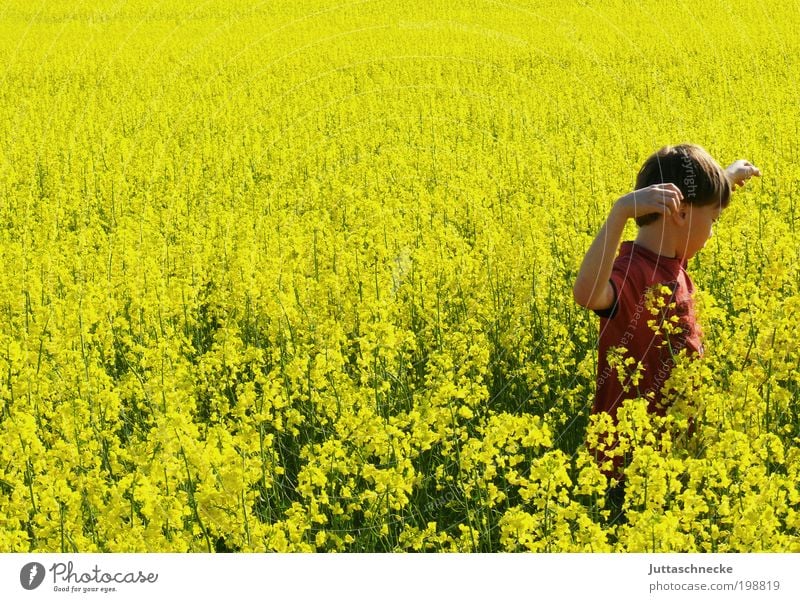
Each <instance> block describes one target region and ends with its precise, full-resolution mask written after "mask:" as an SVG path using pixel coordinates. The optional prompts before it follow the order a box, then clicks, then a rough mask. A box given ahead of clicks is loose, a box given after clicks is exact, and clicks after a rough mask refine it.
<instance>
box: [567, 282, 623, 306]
mask: <svg viewBox="0 0 800 602" xmlns="http://www.w3.org/2000/svg"><path fill="white" fill-rule="evenodd" d="M572 298H573V299H575V303H577V304H578V305H580V306H581V307H585V308H586V309H591V310H602V309H607V308H608V307H610V306H611V304H612V303H613V301H614V292H613V290H612V289H611V285H610V284H608V285H606V287H605V288H603V289H600V290H598V288H597V286H596V285H595V284H594V283H592V285H591V286H587V285H583V284H582V283H581V282H576V283H575V286H574V287H572Z"/></svg>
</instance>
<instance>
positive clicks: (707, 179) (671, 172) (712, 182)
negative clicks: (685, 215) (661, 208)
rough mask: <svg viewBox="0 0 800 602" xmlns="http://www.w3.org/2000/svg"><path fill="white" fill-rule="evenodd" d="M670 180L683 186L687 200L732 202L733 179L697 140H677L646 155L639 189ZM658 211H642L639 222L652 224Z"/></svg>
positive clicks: (721, 204)
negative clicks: (688, 141)
mask: <svg viewBox="0 0 800 602" xmlns="http://www.w3.org/2000/svg"><path fill="white" fill-rule="evenodd" d="M668 183H672V184H675V185H676V186H677V187H678V188H680V190H681V192H682V193H683V202H684V203H690V204H692V205H701V206H702V205H712V204H719V205H720V206H721V207H722V208H723V209H724V208H725V207H727V206H728V204H729V203H730V198H731V183H730V181H729V180H728V176H727V175H726V174H725V171H724V170H723V169H722V167H720V165H719V163H717V162H716V161H715V160H714V158H713V157H712V156H711V155H709V154H708V151H706V150H705V149H704V148H702V147H700V146H697V145H696V144H678V145H676V146H665V147H663V148H660V149H658V150H657V151H656V152H654V153H653V154H652V155H650V156H649V157H648V158H647V161H645V162H644V165H642V168H641V169H640V170H639V175H637V176H636V190H639V189H640V188H647V187H648V186H652V185H653V184H668ZM659 215H660V214H659V213H650V214H648V215H641V216H639V217H637V218H636V225H637V226H646V225H647V224H651V223H653V222H654V221H656V220H657V219H658V216H659Z"/></svg>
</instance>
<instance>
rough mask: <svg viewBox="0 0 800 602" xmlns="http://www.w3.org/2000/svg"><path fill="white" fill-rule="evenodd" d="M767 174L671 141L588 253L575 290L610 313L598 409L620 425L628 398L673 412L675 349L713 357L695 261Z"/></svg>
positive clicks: (604, 315)
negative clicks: (743, 194) (706, 348)
mask: <svg viewBox="0 0 800 602" xmlns="http://www.w3.org/2000/svg"><path fill="white" fill-rule="evenodd" d="M760 175H761V172H760V170H759V169H758V168H757V167H755V166H753V165H752V164H751V163H749V162H748V161H744V160H739V161H736V162H735V163H733V164H731V165H730V166H729V167H728V168H727V169H725V170H723V169H722V168H721V167H720V165H719V164H718V163H717V162H716V161H715V160H714V159H713V158H712V157H711V156H710V155H709V154H708V152H706V151H705V150H704V149H703V148H701V147H699V146H696V145H693V144H681V145H678V146H666V147H664V148H661V149H660V150H658V151H657V152H655V153H654V154H653V155H651V156H650V157H649V158H648V159H647V160H646V161H645V162H644V165H642V168H641V170H640V171H639V175H638V176H637V178H636V190H635V191H634V192H631V193H629V194H626V195H625V196H623V197H621V198H620V199H618V200H617V201H616V203H615V204H614V206H613V208H612V209H611V213H610V215H609V217H608V219H607V220H606V222H605V224H604V225H603V227H602V228H601V229H600V232H599V234H598V235H597V237H596V238H595V240H594V242H593V243H592V245H591V247H589V250H588V251H587V253H586V256H585V257H584V259H583V263H582V264H581V268H580V271H579V273H578V277H577V279H576V281H575V286H574V289H573V294H574V297H575V301H576V302H577V303H578V304H580V305H582V306H583V307H586V308H588V309H591V310H593V311H594V312H595V313H596V314H597V315H598V316H600V341H599V349H598V366H597V394H596V397H595V401H594V405H593V407H592V413H593V414H594V413H598V412H608V413H609V414H610V415H611V417H612V419H613V420H614V421H615V422H616V414H617V408H618V407H619V406H620V405H621V404H622V402H623V400H625V399H630V398H635V397H644V398H646V399H648V410H649V411H650V412H654V413H656V414H659V415H661V416H663V415H664V414H665V413H666V408H665V407H663V406H662V403H661V401H662V397H663V394H662V391H661V388H662V386H663V385H664V382H665V381H666V379H667V378H668V377H669V373H670V371H671V369H672V367H673V365H674V360H673V355H674V354H676V353H677V352H679V351H680V350H681V349H686V351H687V353H689V354H695V355H697V356H702V354H703V345H702V342H701V331H700V328H699V326H698V324H697V322H696V320H695V313H694V305H693V300H692V293H693V291H694V285H693V284H692V280H691V278H689V274H687V273H686V265H687V261H688V260H689V259H691V258H692V257H693V256H694V255H695V253H697V252H698V251H699V250H700V249H701V248H703V246H704V245H705V243H706V241H707V240H708V239H709V238H710V237H711V235H712V226H713V224H714V222H716V221H717V219H718V218H719V216H720V213H721V212H722V210H723V209H724V208H725V207H727V206H728V203H729V201H730V194H731V191H732V190H733V189H735V187H736V186H743V185H744V184H745V182H746V181H747V180H748V179H750V177H752V176H760ZM631 218H633V219H635V220H636V224H637V226H638V227H639V231H638V234H637V236H636V240H634V241H626V242H624V243H622V246H621V248H620V251H619V255H618V256H617V257H616V260H615V259H614V256H615V254H616V251H617V247H618V246H619V243H620V238H621V237H622V231H623V228H624V226H625V223H626V222H627V221H628V219H631ZM664 286H666V287H667V289H664V288H663V287H664ZM667 290H669V294H668V295H667V297H666V300H665V301H664V302H663V304H662V305H661V306H660V307H661V309H660V310H659V311H660V314H661V315H660V316H658V319H657V320H656V325H655V327H656V328H657V329H658V330H659V331H660V332H656V330H655V329H654V324H653V322H652V320H653V318H654V314H653V313H651V311H650V308H651V307H653V305H654V303H655V301H654V300H655V296H654V293H656V294H662V293H663V292H665V291H667ZM662 299H663V297H662ZM648 322H650V324H648ZM609 352H611V353H609ZM626 359H627V360H628V361H627V362H626V361H625V360H626ZM620 372H623V374H622V375H621V376H622V378H620V374H619V373H620ZM600 459H601V460H602V459H603V458H600ZM620 464H621V458H615V461H614V467H615V469H616V471H615V474H614V476H615V477H617V478H620V480H621V476H620V471H619V468H620ZM606 474H607V475H608V473H606Z"/></svg>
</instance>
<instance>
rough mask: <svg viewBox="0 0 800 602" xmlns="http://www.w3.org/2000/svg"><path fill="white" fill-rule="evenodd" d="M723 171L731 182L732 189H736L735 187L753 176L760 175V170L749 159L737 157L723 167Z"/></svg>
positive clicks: (742, 184)
mask: <svg viewBox="0 0 800 602" xmlns="http://www.w3.org/2000/svg"><path fill="white" fill-rule="evenodd" d="M725 173H726V174H727V175H728V179H730V181H731V183H732V184H733V189H734V190H736V188H737V187H742V186H744V185H745V182H747V180H749V179H750V178H752V177H753V176H759V177H760V176H761V170H760V169H759V168H758V167H756V166H755V165H753V164H752V163H750V161H745V160H744V159H739V160H738V161H734V162H733V163H731V164H730V165H728V167H727V168H726V169H725Z"/></svg>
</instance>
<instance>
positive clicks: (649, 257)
mask: <svg viewBox="0 0 800 602" xmlns="http://www.w3.org/2000/svg"><path fill="white" fill-rule="evenodd" d="M681 271H682V262H681V260H679V259H677V258H668V257H664V256H661V255H658V254H656V253H654V252H652V251H650V250H648V249H646V248H645V247H642V246H640V245H637V244H635V243H634V242H633V241H625V242H624V243H622V245H621V246H620V249H619V252H618V254H617V257H616V259H615V260H614V265H613V267H612V271H611V277H610V282H611V285H612V287H613V289H614V301H613V303H612V305H611V307H609V308H608V309H605V310H596V311H595V312H594V313H595V314H597V315H598V316H600V317H601V318H609V319H610V318H613V317H614V316H616V315H617V314H618V313H619V312H620V310H622V313H627V312H628V310H630V311H636V310H637V309H636V308H638V306H640V305H643V304H644V302H645V300H646V297H647V294H648V292H649V291H651V290H653V288H654V287H659V286H661V285H664V286H667V287H668V288H670V289H672V291H673V292H674V290H675V287H676V286H677V283H678V280H679V279H680V277H681V276H680V275H681Z"/></svg>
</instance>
